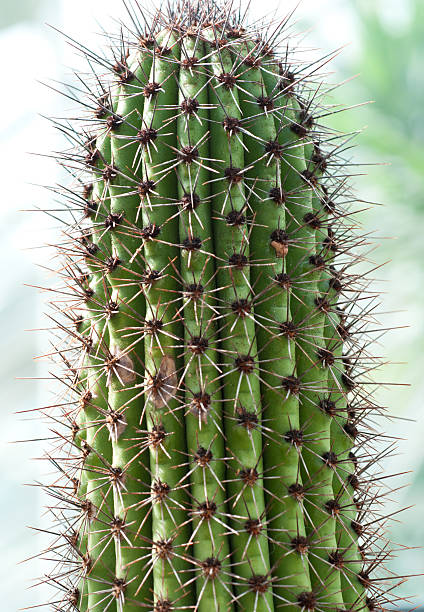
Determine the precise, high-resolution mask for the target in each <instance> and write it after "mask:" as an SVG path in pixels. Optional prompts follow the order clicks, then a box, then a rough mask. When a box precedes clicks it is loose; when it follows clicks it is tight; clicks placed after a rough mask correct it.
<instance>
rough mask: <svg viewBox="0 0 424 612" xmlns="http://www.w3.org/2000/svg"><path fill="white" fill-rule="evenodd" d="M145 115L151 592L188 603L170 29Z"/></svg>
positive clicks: (176, 52)
mask: <svg viewBox="0 0 424 612" xmlns="http://www.w3.org/2000/svg"><path fill="white" fill-rule="evenodd" d="M157 43H158V45H159V46H158V47H157V48H156V49H155V56H154V59H153V64H152V69H151V72H150V77H149V84H148V85H147V86H146V94H147V97H146V100H145V105H144V112H143V125H144V128H145V129H149V130H152V131H153V132H151V133H154V134H155V141H154V142H153V145H152V146H150V147H149V149H148V150H147V149H144V150H143V152H142V158H143V166H144V169H145V172H146V178H148V179H149V180H153V181H154V192H152V194H151V197H150V200H149V202H148V203H147V202H146V203H145V204H144V206H143V223H144V225H145V226H146V227H147V226H152V227H153V226H154V227H155V228H157V230H159V235H158V238H157V239H156V238H154V239H152V240H150V241H148V242H146V243H145V245H144V261H145V266H146V270H145V273H144V282H145V294H146V319H148V320H150V321H151V322H152V324H153V323H154V324H156V322H158V321H160V324H161V326H162V330H163V332H162V333H160V334H153V335H151V336H150V337H146V342H145V367H146V380H145V387H146V399H145V405H146V418H147V428H148V430H149V438H148V440H149V450H150V470H151V476H152V481H153V483H154V485H155V486H156V487H160V488H161V489H162V490H163V489H164V487H165V488H166V489H167V491H168V493H167V495H166V499H165V500H164V501H161V498H159V501H158V502H157V503H154V504H153V509H152V533H153V536H152V542H153V543H152V556H153V558H152V563H153V590H154V595H155V599H156V600H157V601H161V600H165V601H178V604H177V605H180V606H184V605H189V604H190V602H191V601H192V599H193V598H192V596H191V594H190V593H188V594H187V595H185V594H184V590H183V584H184V581H185V579H186V577H187V574H186V573H185V572H186V570H187V567H188V564H187V562H186V561H185V559H184V558H183V555H184V553H185V551H184V549H183V545H184V544H185V543H186V542H187V541H188V539H189V528H188V525H187V523H186V511H185V508H184V506H183V502H184V496H183V489H182V488H181V487H180V486H177V485H178V483H179V482H180V480H181V478H182V477H183V474H184V469H183V465H184V453H185V452H186V443H185V427H184V413H183V410H182V409H181V400H180V398H179V390H178V378H177V372H178V369H179V365H180V364H179V362H178V361H177V358H178V355H179V353H180V352H181V350H180V349H179V348H178V346H177V345H178V344H179V342H178V339H179V338H181V337H182V326H181V325H180V323H179V322H178V321H177V318H176V311H177V306H176V300H177V298H178V291H179V285H178V279H177V275H176V273H175V271H174V268H173V265H175V266H176V267H178V247H177V245H176V244H175V237H176V236H178V218H177V216H176V213H177V212H178V209H177V204H176V198H177V194H178V186H177V180H176V172H175V170H174V166H175V158H176V157H177V158H178V159H177V163H178V162H181V163H183V162H182V160H181V159H180V158H179V155H178V153H176V151H177V149H176V146H177V141H176V136H175V132H173V130H172V127H169V126H168V125H167V123H168V121H171V120H172V117H174V116H175V111H174V110H172V108H168V107H169V106H174V107H175V103H176V101H177V100H178V92H177V85H176V81H177V79H178V60H179V56H180V45H179V43H177V42H176V36H175V34H174V33H173V32H172V31H171V30H163V31H162V32H161V33H160V34H159V35H158V37H157Z"/></svg>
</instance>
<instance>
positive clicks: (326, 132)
mask: <svg viewBox="0 0 424 612" xmlns="http://www.w3.org/2000/svg"><path fill="white" fill-rule="evenodd" d="M127 9H128V12H129V15H130V24H129V26H128V28H127V29H126V30H122V32H121V34H120V36H119V37H118V38H117V39H115V38H111V52H110V54H109V57H107V58H106V57H100V56H97V55H96V54H95V53H93V52H91V51H89V50H88V48H87V47H86V46H85V45H80V46H79V45H78V44H77V43H75V41H72V44H74V45H76V46H77V47H78V48H79V49H80V50H81V51H82V52H83V53H84V54H85V55H86V57H87V59H88V62H89V66H90V70H92V74H91V78H89V77H86V76H85V75H84V77H80V80H79V85H78V86H77V85H74V86H73V88H72V89H70V91H71V93H70V94H69V91H68V94H67V95H70V97H71V98H72V99H74V100H75V101H77V102H79V103H81V105H82V108H83V111H84V113H83V116H82V117H80V118H79V119H75V120H72V121H70V122H66V123H63V124H60V127H61V129H62V130H63V131H64V132H65V133H66V134H67V136H68V138H69V140H70V142H71V148H70V149H67V150H66V151H65V152H64V153H63V154H60V155H59V156H58V159H59V162H60V163H61V164H62V165H64V166H65V167H66V168H67V170H68V171H69V172H70V174H71V177H72V184H71V185H70V186H69V187H66V188H65V187H57V188H56V191H57V192H58V193H59V195H60V196H62V201H63V203H64V210H67V211H68V212H69V213H70V214H71V218H72V220H71V221H70V222H69V223H68V224H67V228H66V231H65V238H64V240H63V242H62V243H61V244H60V245H59V246H58V252H59V254H60V256H61V258H62V260H63V262H64V263H62V265H61V268H60V271H59V274H60V277H61V281H62V282H63V283H64V284H65V286H66V290H65V302H64V301H63V289H62V290H60V291H61V292H60V293H59V298H58V300H57V301H56V302H55V303H54V308H55V312H56V314H55V316H56V319H55V320H57V321H58V325H59V327H60V329H61V330H62V332H63V333H64V339H63V340H62V344H61V346H60V347H58V348H57V353H56V354H57V356H59V358H60V359H61V360H62V362H63V364H64V366H65V371H64V373H63V374H62V375H61V378H62V380H63V382H64V388H65V392H64V395H63V396H62V400H61V401H60V402H59V401H58V402H57V403H56V405H55V407H54V408H51V409H50V412H48V414H49V415H50V416H51V418H52V419H54V422H55V431H56V429H57V428H58V427H59V425H57V423H58V422H61V423H62V425H63V426H64V430H63V431H59V432H58V433H57V436H58V440H60V442H61V445H60V448H61V452H59V453H58V456H57V457H56V458H55V459H54V463H55V465H56V466H57V467H59V469H60V479H59V481H60V482H59V485H58V482H57V480H56V481H55V484H54V485H53V486H52V487H51V488H50V487H49V492H50V493H51V494H52V495H54V496H55V498H56V499H57V500H58V502H57V506H54V507H53V508H52V510H51V511H52V514H53V516H54V517H55V527H54V528H52V532H53V533H54V534H55V538H56V539H55V542H54V544H52V546H51V552H50V555H49V556H50V557H51V554H54V555H56V565H55V568H54V570H53V571H52V572H51V574H49V580H50V582H51V583H52V584H54V585H55V586H56V587H57V588H58V591H59V596H58V597H56V596H55V597H54V599H53V601H54V603H52V605H53V609H55V610H72V609H76V610H80V611H81V612H83V611H99V612H100V610H109V611H110V612H133V611H134V612H135V611H136V610H140V609H145V610H154V611H156V612H165V611H170V610H195V611H199V612H211V611H216V612H218V611H219V612H224V611H228V612H236V611H238V610H246V611H249V612H250V611H254V612H272V611H274V610H280V609H284V610H287V612H289V611H290V612H292V611H296V610H304V611H312V610H317V611H326V612H327V611H330V610H331V611H339V612H340V611H347V610H349V611H358V612H359V611H361V610H367V609H368V610H380V609H383V608H384V606H385V605H386V604H387V603H388V602H389V601H390V600H391V598H393V597H395V596H394V595H393V596H392V594H391V593H392V586H387V585H388V584H390V583H388V582H387V581H386V578H384V579H383V578H382V574H381V571H382V570H381V567H382V565H381V564H382V562H383V561H384V559H385V558H386V557H388V555H389V553H388V552H387V550H386V542H385V540H383V539H381V538H383V536H382V534H381V528H380V525H384V523H385V522H386V517H384V516H382V515H379V514H377V515H376V514H375V510H373V507H374V506H373V504H375V502H376V500H379V498H380V496H381V495H382V494H381V493H380V492H379V490H378V489H376V487H378V478H376V479H375V482H374V481H373V479H371V477H370V479H369V480H367V477H366V476H365V469H366V468H369V467H370V466H371V465H372V464H373V458H372V457H371V458H370V456H369V455H370V453H371V447H372V444H369V441H370V440H374V439H375V437H376V433H375V431H373V429H372V423H371V424H370V421H371V422H372V421H373V419H374V418H375V417H376V416H378V415H379V414H380V412H381V409H379V407H378V406H377V405H376V404H375V403H373V400H372V399H371V396H370V394H369V392H368V387H367V386H366V385H368V371H369V370H370V369H372V368H373V367H374V362H373V361H371V358H370V357H369V355H368V352H367V347H368V344H369V342H370V340H369V334H368V333H367V332H366V331H365V326H366V324H367V322H368V320H370V321H371V320H372V316H371V313H372V310H373V308H374V303H373V301H372V297H373V296H372V295H371V298H369V294H367V293H366V291H367V285H366V282H365V281H364V280H363V279H364V274H363V272H362V271H361V272H360V273H355V272H353V271H352V267H353V266H354V265H356V264H358V263H359V264H362V263H363V262H364V261H365V259H366V258H365V256H364V255H362V254H361V248H362V247H363V245H364V238H363V237H361V236H360V235H359V234H357V233H356V232H355V230H356V221H354V220H353V213H354V212H355V207H354V202H355V198H354V196H353V195H352V193H351V191H350V188H349V185H348V183H347V180H346V179H347V177H348V174H349V160H348V159H346V157H345V151H346V150H347V149H348V148H349V146H350V145H349V142H350V139H351V135H345V134H342V133H339V132H337V131H336V130H334V129H330V128H329V127H327V126H325V125H323V124H322V119H323V118H324V117H325V116H326V115H328V114H329V113H331V112H332V106H331V105H329V104H328V101H327V97H326V96H327V90H326V87H325V86H323V85H322V83H321V79H320V77H319V76H318V75H319V72H320V71H321V70H322V69H324V67H325V65H326V63H327V61H328V58H323V59H322V60H320V61H317V62H316V63H314V64H312V65H303V64H302V61H301V60H302V56H301V55H300V54H299V51H298V49H297V48H296V47H294V48H292V47H291V46H290V43H291V40H290V36H289V25H288V18H287V19H284V20H283V21H282V22H281V23H268V22H266V21H264V22H263V23H260V24H259V23H256V24H253V25H249V23H248V22H247V21H246V16H245V15H244V14H242V13H241V11H240V10H236V9H235V8H233V7H232V6H231V4H228V3H224V4H220V3H219V2H214V1H213V0H205V1H204V2H199V3H198V2H196V1H195V0H185V1H181V3H179V2H177V3H175V4H174V5H168V6H167V7H166V8H162V9H161V10H158V11H156V12H155V14H154V15H153V16H151V17H150V18H149V19H147V18H144V16H143V15H142V14H141V11H140V7H139V6H138V3H136V5H135V6H133V7H131V6H128V7H127ZM96 64H97V66H98V68H97V69H95V66H96ZM81 92H82V95H80V94H81ZM63 218H65V216H64V217H63ZM69 295H71V297H69ZM69 323H70V325H68V324H69ZM361 334H362V336H361ZM361 337H362V338H363V340H361V339H360V338H361ZM370 363H371V364H372V365H371V366H370V365H369V364H370ZM59 378H60V377H59ZM63 398H64V399H63ZM44 412H45V413H47V411H44ZM58 412H59V414H58ZM358 427H359V430H360V433H361V435H359V434H358ZM367 427H368V429H367ZM50 456H52V453H50V452H49V457H50ZM378 536H380V539H379V538H378ZM62 542H63V543H62ZM52 551H53V552H52ZM377 566H379V569H378V572H377V576H376V577H375V578H374V577H373V574H372V571H373V570H375V569H376V567H377ZM387 580H388V578H387Z"/></svg>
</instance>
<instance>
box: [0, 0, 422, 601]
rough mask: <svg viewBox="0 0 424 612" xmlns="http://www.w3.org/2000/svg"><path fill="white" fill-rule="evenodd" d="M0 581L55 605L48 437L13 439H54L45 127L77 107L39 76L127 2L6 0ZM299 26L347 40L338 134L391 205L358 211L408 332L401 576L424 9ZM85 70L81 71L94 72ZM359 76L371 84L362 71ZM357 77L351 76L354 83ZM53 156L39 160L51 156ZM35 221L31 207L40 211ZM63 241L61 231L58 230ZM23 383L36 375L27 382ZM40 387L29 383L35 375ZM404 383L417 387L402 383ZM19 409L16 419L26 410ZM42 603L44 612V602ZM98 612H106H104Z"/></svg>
mask: <svg viewBox="0 0 424 612" xmlns="http://www.w3.org/2000/svg"><path fill="white" fill-rule="evenodd" d="M295 4H297V2H294V1H292V0H280V2H278V1H277V0H265V2H263V1H260V0H252V8H251V11H252V14H253V15H254V16H262V15H263V14H264V10H266V11H267V12H268V11H269V12H272V11H273V9H274V8H276V7H277V6H278V10H277V15H279V16H280V17H283V16H284V15H285V14H286V12H289V10H290V9H292V8H293V7H294V6H295ZM0 7H1V10H0V57H1V60H2V89H3V93H2V95H1V96H0V172H1V175H2V178H1V182H2V189H1V198H0V207H1V218H2V223H1V224H0V249H1V255H0V265H1V268H2V271H1V278H2V279H3V280H2V282H3V285H2V290H1V291H0V313H1V315H0V326H1V330H0V338H1V343H0V345H1V347H2V349H1V357H2V359H1V362H2V366H1V369H0V376H1V384H0V402H1V421H0V422H1V426H0V437H1V447H0V465H1V468H0V472H1V476H0V478H1V489H0V491H1V496H0V524H1V526H2V527H1V530H0V533H1V537H0V558H1V559H2V565H3V569H2V572H0V582H2V581H3V582H4V584H2V586H1V607H2V610H5V611H10V612H13V611H15V610H18V609H20V608H24V607H26V606H31V605H32V606H34V605H37V604H38V605H40V604H42V602H43V601H45V598H46V593H45V592H43V588H42V587H41V588H37V589H32V588H30V587H31V584H32V582H31V581H32V579H33V578H34V576H37V575H40V574H41V573H42V572H43V571H44V569H45V568H44V566H43V565H42V564H40V562H39V561H38V560H37V559H35V560H33V561H31V562H28V563H23V564H19V562H20V561H22V560H23V559H25V558H27V557H31V556H32V555H34V554H35V553H36V552H37V551H38V550H39V549H40V547H41V546H42V543H43V535H42V534H37V532H35V531H32V532H31V531H30V530H29V529H28V528H27V527H26V526H27V525H41V524H42V519H40V517H41V515H42V512H43V503H45V501H46V500H45V499H43V496H42V495H41V492H40V490H39V488H37V487H34V486H31V484H33V483H34V482H36V481H40V480H41V479H42V478H43V477H44V475H45V474H46V471H47V470H48V466H47V464H46V463H45V462H42V461H39V460H37V458H38V457H40V455H41V445H40V443H37V442H35V443H14V441H17V440H25V439H37V438H38V437H40V436H41V435H45V431H43V430H42V427H41V426H40V425H39V424H38V423H37V421H35V420H34V419H33V415H32V414H31V412H22V411H30V410H33V409H34V408H37V407H38V406H41V405H43V404H45V403H47V402H48V401H49V397H50V394H51V393H52V392H53V389H52V388H50V386H49V384H47V385H46V384H44V385H43V383H42V381H41V382H36V381H34V380H31V379H32V378H33V377H46V376H48V364H47V363H46V362H45V361H43V360H42V359H33V356H36V355H40V354H43V353H45V352H47V351H48V342H47V340H46V338H45V334H43V333H41V332H37V331H27V330H36V329H40V328H43V327H46V326H47V325H48V322H47V320H46V319H45V318H43V314H42V313H43V310H44V302H45V300H46V299H47V297H48V296H46V294H45V293H44V294H43V293H42V292H40V291H38V290H37V289H34V288H31V287H29V286H27V285H36V286H38V285H49V284H51V283H52V282H53V279H52V276H51V274H50V272H49V266H50V265H51V261H50V258H51V251H50V250H49V249H48V248H44V247H43V245H44V244H49V243H51V242H52V240H54V236H55V232H57V231H58V227H59V224H58V223H57V222H56V221H55V220H54V219H52V218H49V217H47V216H46V215H44V214H42V213H41V212H37V211H36V210H35V208H39V209H43V208H52V207H54V205H53V204H52V196H51V193H50V192H49V191H48V190H46V189H45V188H43V187H41V186H42V185H52V184H54V183H55V182H56V181H58V180H60V174H59V171H58V168H57V167H56V165H55V163H54V161H53V160H52V159H51V158H50V157H48V155H49V153H50V152H51V151H55V150H60V149H61V148H62V147H63V146H64V141H63V140H62V138H61V135H60V133H59V132H58V130H55V129H54V128H53V126H52V124H51V123H49V122H48V121H47V120H46V119H45V118H44V117H45V116H50V117H52V116H53V117H60V116H65V115H66V114H69V112H70V111H71V109H72V104H71V103H70V102H69V101H68V100H66V99H65V98H63V97H61V96H59V95H58V94H56V93H55V92H54V91H52V90H51V89H49V88H47V87H46V86H45V85H43V84H41V83H40V82H44V83H49V84H50V85H52V86H53V87H56V86H58V85H57V82H58V81H69V79H70V78H71V74H72V71H73V69H78V67H81V66H82V65H83V64H82V59H81V58H80V57H78V55H76V54H75V51H74V50H73V49H72V48H71V47H70V45H69V44H67V43H66V40H65V38H64V37H63V36H61V35H59V34H58V33H57V32H56V31H54V30H53V29H51V28H50V27H48V25H47V24H51V25H53V26H56V27H57V28H59V29H60V30H63V31H65V32H66V33H68V34H69V35H71V36H73V37H75V38H76V39H77V40H79V41H82V42H84V43H85V44H87V45H88V46H89V47H91V48H99V47H100V46H101V44H102V40H103V37H102V33H101V32H102V30H101V28H102V27H105V28H112V29H114V31H116V28H117V24H116V21H117V20H119V19H121V18H124V16H125V11H124V7H123V5H122V3H121V1H120V0H17V1H16V0H15V1H14V2H9V1H8V0H1V1H0ZM294 20H297V21H298V23H297V25H296V29H297V30H298V31H301V32H305V37H306V38H305V44H306V45H307V46H308V47H318V48H319V49H321V52H322V54H325V53H328V52H330V51H333V50H334V49H337V48H339V47H342V46H344V45H345V46H344V48H343V50H342V52H341V53H340V54H339V55H338V56H337V58H336V59H335V60H334V61H333V62H332V67H331V70H332V71H333V72H332V74H331V76H330V79H331V81H332V82H334V83H335V82H341V81H346V82H345V84H344V85H343V86H342V87H341V88H340V89H338V90H336V91H335V92H334V94H333V96H334V103H336V104H337V103H339V102H341V103H343V104H345V105H358V104H360V103H362V102H366V101H373V102H374V103H372V104H368V105H364V106H359V107H357V108H355V109H352V110H350V111H347V112H344V113H339V114H337V115H335V116H334V117H333V118H332V119H331V122H332V123H333V125H335V126H337V127H339V128H340V129H343V130H345V131H347V132H349V131H354V130H358V129H362V128H363V131H362V133H361V135H360V136H359V138H357V140H356V142H357V146H356V148H355V150H354V151H353V157H354V161H357V162H362V163H364V164H366V165H364V166H362V167H358V174H359V173H360V174H361V176H358V177H356V178H355V179H354V182H355V186H356V190H357V194H358V197H360V198H362V199H363V200H367V201H374V202H378V203H384V206H371V207H370V210H369V211H367V212H366V213H364V214H363V215H362V221H363V223H364V228H365V231H369V232H373V233H374V238H375V241H376V244H377V245H378V247H379V248H378V249H377V250H376V252H375V253H374V254H373V258H374V260H375V261H376V262H377V264H383V263H384V262H388V263H386V265H384V266H383V267H381V268H380V269H378V271H377V272H376V275H375V276H376V277H378V287H379V288H380V289H381V291H382V308H381V309H380V310H381V311H382V312H383V311H384V314H382V315H381V321H382V326H383V327H396V328H398V329H396V330H394V331H392V332H390V333H388V334H387V335H386V336H385V337H384V339H383V340H382V345H381V347H382V348H381V350H382V351H383V354H384V356H385V357H386V358H387V362H391V365H387V366H385V367H384V368H383V369H382V371H381V372H380V374H379V378H380V379H381V380H382V381H386V382H393V383H397V384H396V385H393V386H392V385H390V386H389V385H387V386H385V387H383V388H382V389H381V392H380V395H379V399H380V402H381V403H382V405H385V406H388V408H389V412H390V415H392V418H391V419H390V420H389V421H388V422H387V427H388V432H387V433H388V435H389V436H393V437H396V438H398V439H399V444H398V451H397V452H396V454H395V455H394V456H392V457H391V458H389V459H388V461H387V463H386V465H387V469H388V470H390V471H391V472H393V473H401V474H402V475H401V476H399V477H397V478H396V479H394V480H393V486H396V487H399V488H400V490H399V491H398V492H397V493H396V494H393V495H391V496H389V497H390V499H389V500H388V505H387V512H391V511H395V510H398V509H399V507H400V506H411V508H410V509H409V510H407V511H406V512H404V513H402V514H398V515H395V516H394V517H393V518H394V520H393V521H392V522H391V523H390V524H389V525H388V528H389V533H390V536H391V538H392V540H393V541H394V542H398V543H399V542H401V543H402V544H403V545H404V547H402V546H400V545H399V547H398V552H397V554H396V557H395V558H393V559H392V560H391V562H390V563H391V565H390V567H391V569H392V570H393V571H394V572H396V573H399V574H401V575H404V574H420V573H423V572H424V549H423V546H424V520H423V519H424V414H423V407H422V403H423V402H422V398H423V395H424V376H423V368H424V361H423V359H422V354H423V347H424V316H423V314H424V265H423V261H424V123H423V121H422V113H423V108H424V70H423V65H424V2H423V0H303V1H301V3H300V5H299V6H298V8H297V11H296V14H295V17H294ZM84 69H85V66H84ZM358 73H359V75H358ZM355 75H358V76H356V77H355V78H353V79H352V78H351V77H354V76H355ZM40 154H43V155H40ZM28 211H31V212H28ZM56 235H57V234H56ZM22 379H24V380H22ZM26 379H29V380H26ZM405 383H407V384H408V385H409V386H405V385H404V384H405ZM18 411H19V412H21V413H20V414H16V412H18ZM399 594H400V595H403V596H407V595H412V598H411V600H410V603H408V602H404V603H399V608H398V609H404V610H407V609H412V608H420V607H421V606H424V577H423V576H418V577H416V578H413V579H411V580H410V581H409V582H408V584H406V585H404V586H402V587H401V588H400V589H399ZM39 609H46V610H47V606H45V607H44V606H42V607H41V608H39ZM99 612H100V611H99Z"/></svg>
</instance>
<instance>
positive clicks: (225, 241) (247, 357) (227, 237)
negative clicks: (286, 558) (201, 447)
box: [205, 30, 273, 612]
mask: <svg viewBox="0 0 424 612" xmlns="http://www.w3.org/2000/svg"><path fill="white" fill-rule="evenodd" d="M218 35H219V33H218ZM205 36H206V37H207V38H208V39H209V40H210V41H212V48H213V49H216V47H217V46H218V43H217V42H216V41H215V33H214V32H213V31H212V30H206V31H205ZM210 62H211V64H212V71H213V75H214V78H213V79H212V80H211V85H210V89H209V93H210V99H209V101H210V102H211V103H212V104H213V105H214V106H215V108H213V109H212V110H211V111H210V116H211V119H212V123H211V139H210V144H211V147H210V154H211V157H212V158H216V159H217V160H219V161H220V162H221V164H220V168H219V169H220V177H219V178H212V179H211V184H212V186H213V193H214V198H213V210H214V222H213V235H214V245H215V253H216V256H217V259H218V261H217V266H218V269H217V281H218V286H219V287H220V294H219V297H220V301H221V303H220V308H221V315H222V317H223V318H222V321H223V323H222V324H221V345H220V346H221V349H222V350H223V359H222V368H223V375H222V376H221V377H220V379H221V380H222V386H223V397H224V402H225V404H224V406H225V409H224V424H225V436H226V440H227V447H228V450H229V453H230V455H231V458H230V460H229V467H228V469H227V491H228V494H229V497H228V507H229V511H231V512H232V513H233V515H234V516H235V517H237V518H233V519H232V521H231V524H232V527H233V528H234V529H236V530H237V534H234V533H232V534H231V545H232V562H233V573H234V574H235V575H236V578H235V579H234V584H235V585H236V589H235V590H236V594H237V601H238V602H239V604H240V606H241V607H244V608H245V609H246V610H255V611H256V610H257V611H258V612H259V611H262V610H272V609H273V602H272V585H271V577H270V561H269V551H268V541H267V537H266V536H267V534H266V526H265V525H264V521H265V499H264V482H263V480H264V479H263V459H262V439H261V429H260V426H261V418H262V414H261V396H260V386H259V373H258V355H257V346H256V338H255V326H254V317H253V309H252V310H251V315H252V316H251V317H245V316H243V308H241V314H238V312H240V309H239V306H240V305H242V304H243V300H247V301H249V299H250V297H251V292H252V289H251V280H250V270H249V236H248V229H247V225H246V221H245V216H244V213H245V208H246V193H245V186H244V183H245V181H244V173H245V172H246V164H245V161H244V152H243V146H242V144H241V143H242V138H241V134H235V133H234V132H232V133H231V132H230V131H229V130H227V127H228V125H229V124H228V123H224V124H223V122H224V121H225V120H226V118H235V119H237V120H240V119H241V113H240V111H239V108H238V106H239V102H238V98H239V96H238V92H237V88H236V87H235V86H234V85H232V84H231V81H232V78H228V77H226V76H225V75H230V77H233V76H234V70H233V63H232V60H231V56H230V53H229V52H228V51H227V50H226V49H224V48H221V49H220V48H219V46H218V49H217V50H214V51H213V52H212V53H211V55H210ZM225 83H227V84H225ZM237 213H238V214H240V215H241V218H240V219H239V222H236V223H234V222H233V217H234V215H236V216H237ZM249 423H250V424H251V426H249ZM239 517H240V518H239ZM252 521H253V522H256V521H259V523H260V524H261V525H262V526H263V527H262V530H261V534H260V536H258V537H255V536H254V535H253V534H252V525H253V523H252Z"/></svg>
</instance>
